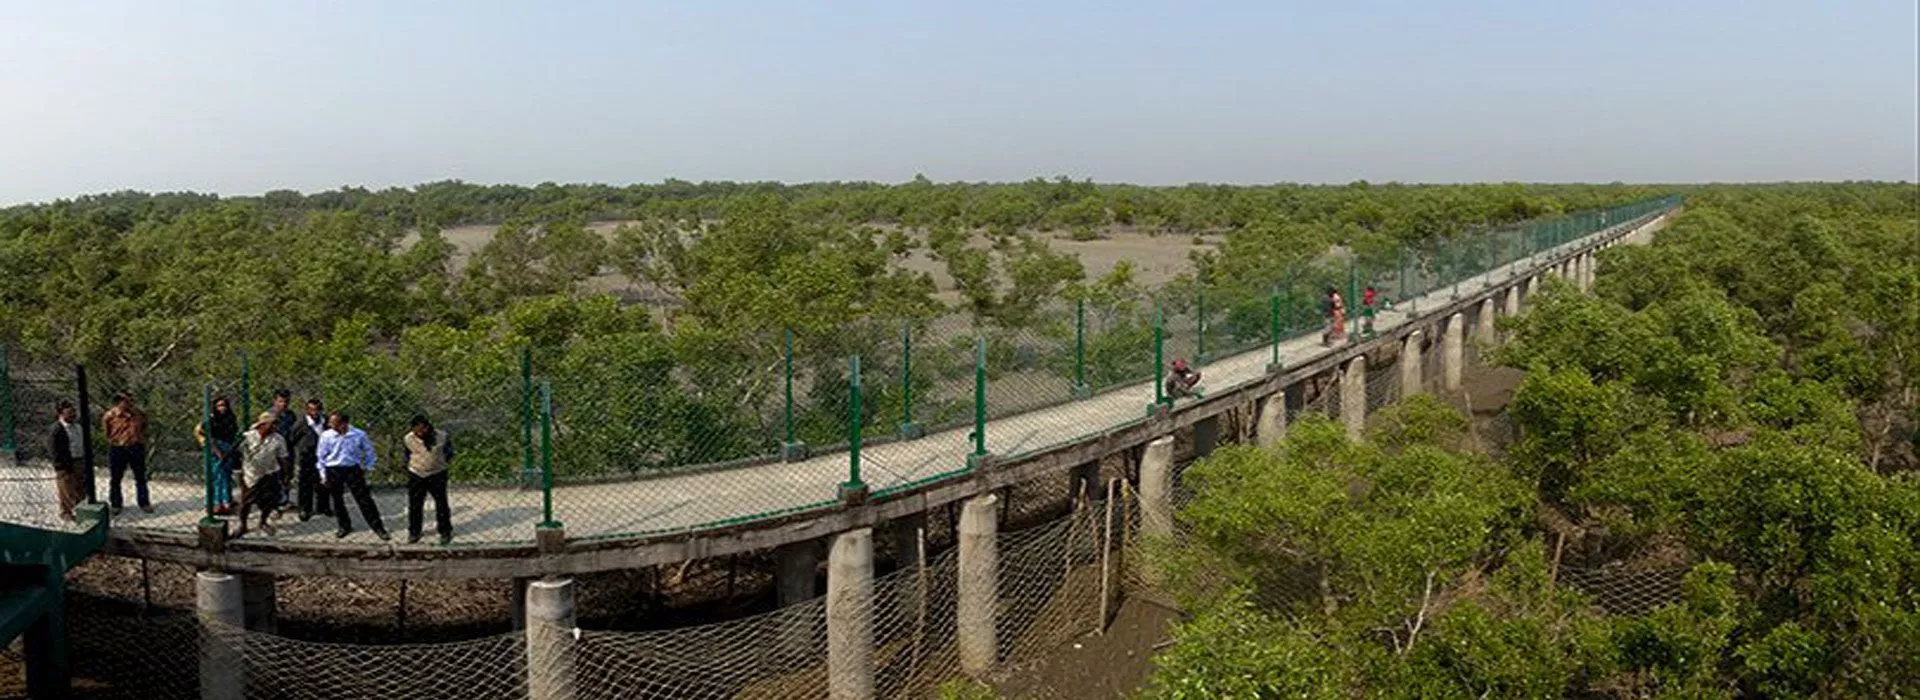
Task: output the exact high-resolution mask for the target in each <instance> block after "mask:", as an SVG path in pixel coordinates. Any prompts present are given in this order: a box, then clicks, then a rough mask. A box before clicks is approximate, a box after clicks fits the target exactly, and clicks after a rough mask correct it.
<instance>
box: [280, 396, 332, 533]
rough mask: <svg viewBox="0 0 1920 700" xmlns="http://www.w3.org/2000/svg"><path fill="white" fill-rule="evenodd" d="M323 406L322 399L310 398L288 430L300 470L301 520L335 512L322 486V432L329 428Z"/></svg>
mask: <svg viewBox="0 0 1920 700" xmlns="http://www.w3.org/2000/svg"><path fill="white" fill-rule="evenodd" d="M321 408H322V407H321V405H320V400H319V399H307V414H306V415H304V416H300V417H298V418H296V419H295V420H294V422H293V428H292V429H291V430H289V431H288V433H287V441H288V443H289V444H290V445H291V446H292V448H293V463H294V468H295V469H296V470H297V471H298V472H299V479H298V481H299V484H300V498H299V501H300V503H299V507H300V521H301V522H306V521H307V520H309V519H311V518H313V514H314V513H319V514H320V515H322V516H332V515H333V503H332V502H331V501H329V500H328V498H327V494H326V489H325V487H323V486H321V485H320V457H319V449H320V434H321V433H324V432H326V431H327V413H326V411H324V410H321Z"/></svg>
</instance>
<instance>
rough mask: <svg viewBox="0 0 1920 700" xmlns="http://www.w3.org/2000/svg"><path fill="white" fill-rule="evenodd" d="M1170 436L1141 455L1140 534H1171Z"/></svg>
mask: <svg viewBox="0 0 1920 700" xmlns="http://www.w3.org/2000/svg"><path fill="white" fill-rule="evenodd" d="M1172 495H1173V436H1172V435H1168V436H1166V437H1162V438H1160V439H1158V440H1154V441H1153V442H1149V443H1147V446H1146V447H1145V448H1144V449H1142V450H1141V452H1140V534H1142V535H1145V536H1147V537H1164V536H1167V535H1171V534H1173V505H1172V502H1171V500H1170V497H1171V496H1172Z"/></svg>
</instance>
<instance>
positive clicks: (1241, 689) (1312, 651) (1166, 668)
mask: <svg viewBox="0 0 1920 700" xmlns="http://www.w3.org/2000/svg"><path fill="white" fill-rule="evenodd" d="M1173 638H1174V640H1175V644H1174V645H1173V647H1172V648H1170V649H1168V650H1167V651H1166V652H1165V653H1162V654H1160V655H1159V656H1156V657H1154V673H1153V679H1152V680H1151V681H1150V683H1149V685H1148V686H1147V688H1146V691H1145V692H1144V693H1143V696H1144V697H1148V698H1166V699H1168V700H1205V699H1208V698H1221V699H1223V700H1224V699H1226V698H1280V697H1305V698H1317V697H1333V696H1337V695H1341V694H1343V693H1342V691H1343V689H1344V688H1348V687H1351V685H1352V679H1351V678H1350V677H1349V673H1350V671H1349V666H1348V665H1347V664H1346V663H1343V662H1344V661H1345V660H1344V659H1342V658H1340V657H1341V656H1342V654H1343V650H1342V649H1340V648H1339V647H1337V646H1335V645H1333V644H1329V643H1327V642H1328V640H1324V639H1320V638H1318V637H1316V636H1315V634H1314V631H1313V630H1311V629H1308V628H1305V627H1303V626H1300V625H1296V624H1291V623H1288V622H1286V621H1284V620H1281V619H1276V618H1274V617H1272V616H1270V615H1267V614H1265V613H1263V612H1261V611H1260V610H1259V609H1257V608H1256V607H1254V606H1253V605H1252V604H1250V603H1248V602H1247V601H1246V600H1244V599H1241V598H1233V599H1229V600H1226V601H1222V602H1221V603H1220V604H1219V605H1217V606H1215V607H1212V608H1209V609H1207V610H1206V611H1205V612H1202V613H1201V614H1199V615H1197V616H1195V617H1194V619H1192V620H1190V621H1186V622H1182V623H1180V624H1178V625H1176V626H1175V627H1174V630H1173Z"/></svg>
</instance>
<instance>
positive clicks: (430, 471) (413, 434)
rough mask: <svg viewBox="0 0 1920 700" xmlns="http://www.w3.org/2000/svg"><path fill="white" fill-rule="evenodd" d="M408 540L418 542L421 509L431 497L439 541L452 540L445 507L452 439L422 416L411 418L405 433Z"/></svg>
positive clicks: (450, 526) (449, 511) (451, 513)
mask: <svg viewBox="0 0 1920 700" xmlns="http://www.w3.org/2000/svg"><path fill="white" fill-rule="evenodd" d="M406 443H407V543H408V544H413V543H415V542H419V541H420V521H421V519H422V515H421V512H420V509H421V508H422V507H424V506H425V505H426V501H427V496H433V523H434V527H435V528H436V529H438V531H439V533H440V544H446V543H448V542H452V541H453V512H452V510H450V509H448V508H447V467H448V466H449V465H451V464H452V463H453V440H452V439H450V438H448V437H447V435H446V433H442V432H439V431H436V430H434V429H433V422H432V421H429V420H427V417H426V416H424V415H416V416H414V417H413V429H412V430H410V431H408V432H407V437H406Z"/></svg>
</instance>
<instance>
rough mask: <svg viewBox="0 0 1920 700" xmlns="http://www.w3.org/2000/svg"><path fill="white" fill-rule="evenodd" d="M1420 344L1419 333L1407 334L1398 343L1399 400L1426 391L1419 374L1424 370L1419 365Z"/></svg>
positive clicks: (1421, 359) (1421, 360) (1420, 360)
mask: <svg viewBox="0 0 1920 700" xmlns="http://www.w3.org/2000/svg"><path fill="white" fill-rule="evenodd" d="M1421 342H1422V339H1421V338H1420V331H1414V332H1412V333H1408V334H1407V337H1406V338H1404V339H1402V340H1401V341H1400V360H1399V364H1400V398H1403V399H1404V398H1407V397H1409V396H1413V395H1415V394H1419V393H1421V392H1422V391H1424V390H1425V389H1426V387H1425V386H1423V385H1422V380H1423V379H1424V378H1423V377H1422V376H1421V373H1420V370H1422V369H1424V367H1423V366H1422V365H1421V363H1422V362H1423V358H1421V357H1420V350H1421Z"/></svg>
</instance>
